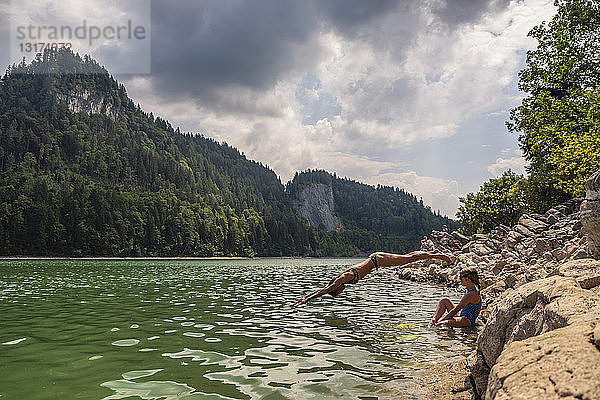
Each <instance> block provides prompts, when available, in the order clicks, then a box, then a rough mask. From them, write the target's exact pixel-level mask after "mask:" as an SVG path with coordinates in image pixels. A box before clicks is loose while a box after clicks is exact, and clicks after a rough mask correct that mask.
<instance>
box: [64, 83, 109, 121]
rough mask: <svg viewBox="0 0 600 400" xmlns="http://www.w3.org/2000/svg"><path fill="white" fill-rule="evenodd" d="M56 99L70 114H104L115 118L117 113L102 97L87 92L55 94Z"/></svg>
mask: <svg viewBox="0 0 600 400" xmlns="http://www.w3.org/2000/svg"><path fill="white" fill-rule="evenodd" d="M56 99H57V100H58V101H59V102H60V103H64V104H66V106H67V107H68V108H69V110H70V111H71V112H85V113H88V114H104V115H106V116H109V117H112V118H116V117H117V115H118V113H117V110H115V109H114V107H113V105H112V104H110V103H107V102H106V101H105V100H106V99H105V97H104V96H101V95H99V94H96V93H92V92H90V91H88V90H80V91H78V92H72V93H68V94H61V93H59V94H57V95H56Z"/></svg>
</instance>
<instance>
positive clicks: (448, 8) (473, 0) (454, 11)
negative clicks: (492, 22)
mask: <svg viewBox="0 0 600 400" xmlns="http://www.w3.org/2000/svg"><path fill="white" fill-rule="evenodd" d="M509 3H510V0H445V1H443V2H442V4H441V5H440V6H439V7H437V8H435V9H434V13H435V14H436V15H437V16H438V17H439V19H440V20H441V21H442V22H443V23H445V24H446V25H448V26H449V27H451V28H452V27H454V26H457V25H460V24H463V23H468V22H473V21H476V20H478V19H479V18H481V16H483V15H484V14H485V13H486V12H494V11H500V10H502V9H503V8H506V7H507V6H508V4H509Z"/></svg>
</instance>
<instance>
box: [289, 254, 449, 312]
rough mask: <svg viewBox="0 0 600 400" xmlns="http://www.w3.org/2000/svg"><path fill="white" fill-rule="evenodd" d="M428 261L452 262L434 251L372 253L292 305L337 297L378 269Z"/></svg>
mask: <svg viewBox="0 0 600 400" xmlns="http://www.w3.org/2000/svg"><path fill="white" fill-rule="evenodd" d="M428 259H435V260H442V261H444V262H446V263H449V264H451V263H452V262H453V259H452V258H450V257H448V256H447V255H444V254H440V253H438V252H435V251H431V252H426V251H413V252H411V253H408V254H391V253H380V252H378V253H373V254H371V255H370V256H369V258H367V259H366V260H364V261H363V262H360V263H358V264H355V265H353V266H351V267H349V268H347V269H345V270H344V271H342V272H340V273H339V274H338V275H336V276H335V277H334V278H333V279H331V280H330V281H329V283H328V284H327V286H324V287H322V288H321V289H317V290H315V291H314V292H312V293H309V294H307V295H306V296H304V297H303V298H302V299H300V300H298V301H297V302H295V303H294V305H300V304H304V303H307V302H309V301H311V300H313V299H316V298H317V297H321V296H323V295H324V294H330V295H332V296H333V297H337V296H339V295H340V293H342V291H343V290H344V288H345V287H346V285H347V284H348V285H350V284H354V283H357V282H358V281H359V280H360V279H362V278H364V277H365V275H367V274H368V273H370V272H372V271H373V270H375V269H377V268H379V267H396V266H400V265H404V264H408V263H412V262H415V261H419V260H428Z"/></svg>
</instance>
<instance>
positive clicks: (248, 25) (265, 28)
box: [152, 0, 318, 98]
mask: <svg viewBox="0 0 600 400" xmlns="http://www.w3.org/2000/svg"><path fill="white" fill-rule="evenodd" d="M317 22H318V21H317V20H316V18H315V15H314V13H313V12H312V9H311V8H310V7H307V6H306V3H304V2H299V1H282V0H253V1H223V0H208V1H207V0H203V1H173V0H154V1H153V2H152V75H153V78H154V79H153V80H154V83H155V84H156V85H157V86H158V87H157V88H158V89H160V92H161V93H171V94H174V95H177V94H178V93H181V94H191V95H192V96H193V97H201V98H202V97H211V94H212V93H213V91H214V90H217V89H219V88H220V87H224V86H227V85H239V86H242V87H247V88H252V89H258V90H260V89H265V88H268V87H270V86H271V85H272V84H273V83H274V82H276V81H277V79H278V78H280V77H281V76H282V75H284V74H285V73H286V72H287V71H289V70H290V69H293V68H297V67H298V63H300V64H305V66H310V65H311V63H312V62H313V61H314V60H313V58H315V57H316V56H317V55H316V54H314V53H312V54H311V52H310V50H311V49H310V45H308V47H309V51H308V52H307V54H305V55H304V57H301V58H300V59H299V57H298V51H301V50H302V48H303V47H304V48H305V47H306V46H307V43H310V42H311V35H313V34H314V33H315V31H316V26H317ZM312 50H313V52H317V51H318V48H316V47H315V48H314V49H312Z"/></svg>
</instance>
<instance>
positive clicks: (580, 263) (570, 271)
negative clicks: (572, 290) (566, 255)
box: [558, 258, 600, 289]
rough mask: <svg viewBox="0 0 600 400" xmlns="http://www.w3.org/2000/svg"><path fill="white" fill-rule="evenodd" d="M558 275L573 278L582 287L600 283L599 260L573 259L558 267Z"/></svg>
mask: <svg viewBox="0 0 600 400" xmlns="http://www.w3.org/2000/svg"><path fill="white" fill-rule="evenodd" d="M558 275H560V276H564V277H568V278H575V280H577V283H578V284H579V286H581V288H582V289H591V288H593V287H596V286H598V285H600V261H598V260H593V259H589V258H588V259H584V260H574V261H569V262H567V263H564V264H563V265H561V266H560V267H559V268H558Z"/></svg>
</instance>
